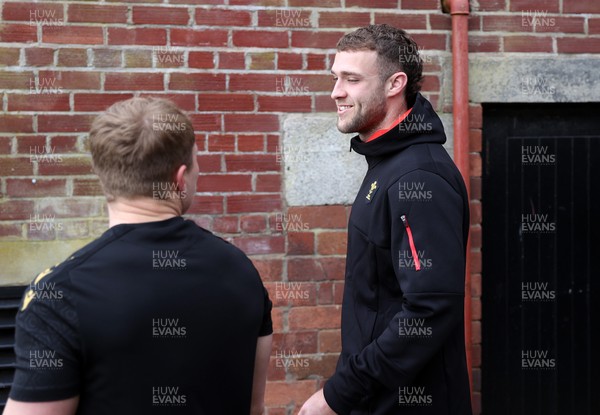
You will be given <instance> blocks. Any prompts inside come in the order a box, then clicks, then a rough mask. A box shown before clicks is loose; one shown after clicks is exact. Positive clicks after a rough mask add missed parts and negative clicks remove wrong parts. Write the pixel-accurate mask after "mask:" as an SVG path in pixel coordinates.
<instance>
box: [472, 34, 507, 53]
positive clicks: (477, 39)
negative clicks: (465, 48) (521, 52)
mask: <svg viewBox="0 0 600 415" xmlns="http://www.w3.org/2000/svg"><path fill="white" fill-rule="evenodd" d="M469 52H500V37H499V36H478V35H470V36H469Z"/></svg>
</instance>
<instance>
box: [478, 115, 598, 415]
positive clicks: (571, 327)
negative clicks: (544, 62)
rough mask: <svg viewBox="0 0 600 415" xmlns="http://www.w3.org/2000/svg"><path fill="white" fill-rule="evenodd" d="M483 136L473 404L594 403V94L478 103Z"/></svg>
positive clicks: (565, 410) (496, 411)
mask: <svg viewBox="0 0 600 415" xmlns="http://www.w3.org/2000/svg"><path fill="white" fill-rule="evenodd" d="M483 141H484V149H483V150H484V156H483V159H484V172H483V176H484V177H483V190H482V206H483V243H482V250H483V271H482V284H483V293H482V301H483V303H482V359H483V360H482V399H483V401H482V411H483V414H484V415H500V414H502V415H570V414H577V415H592V414H600V262H599V261H600V218H599V213H600V104H494V105H492V104H488V105H486V104H484V105H483Z"/></svg>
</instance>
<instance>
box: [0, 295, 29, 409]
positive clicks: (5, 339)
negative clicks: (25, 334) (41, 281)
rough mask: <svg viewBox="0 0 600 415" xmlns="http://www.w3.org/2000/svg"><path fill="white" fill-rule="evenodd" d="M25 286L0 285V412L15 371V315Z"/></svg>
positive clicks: (4, 403)
mask: <svg viewBox="0 0 600 415" xmlns="http://www.w3.org/2000/svg"><path fill="white" fill-rule="evenodd" d="M24 290H25V287H0V412H2V411H3V410H4V406H5V405H6V400H7V398H8V392H9V391H10V385H11V383H12V379H13V376H14V372H15V369H14V368H15V353H14V349H13V346H14V342H15V317H16V315H17V311H18V308H19V303H20V302H21V296H22V295H23V291H24Z"/></svg>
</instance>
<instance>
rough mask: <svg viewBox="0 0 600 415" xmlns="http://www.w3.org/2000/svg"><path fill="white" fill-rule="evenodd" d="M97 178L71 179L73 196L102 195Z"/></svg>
mask: <svg viewBox="0 0 600 415" xmlns="http://www.w3.org/2000/svg"><path fill="white" fill-rule="evenodd" d="M103 194H104V193H103V192H102V186H101V185H100V180H98V179H73V196H102V195H103Z"/></svg>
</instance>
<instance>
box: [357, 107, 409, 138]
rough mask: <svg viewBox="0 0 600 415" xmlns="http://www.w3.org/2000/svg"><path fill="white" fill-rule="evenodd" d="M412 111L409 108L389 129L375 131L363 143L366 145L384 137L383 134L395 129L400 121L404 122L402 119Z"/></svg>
mask: <svg viewBox="0 0 600 415" xmlns="http://www.w3.org/2000/svg"><path fill="white" fill-rule="evenodd" d="M411 111H412V108H409V109H408V110H407V111H406V112H405V113H404V114H402V115H401V116H400V118H398V120H397V121H394V124H392V125H391V126H390V127H388V128H383V129H381V130H377V131H375V132H374V133H373V135H372V136H371V137H369V138H368V139H367V141H365V143H368V142H369V141H373V140H375V139H376V138H379V137H381V136H382V135H384V134H385V133H387V132H388V131H390V130H391V129H392V128H394V127H396V126H397V125H399V124H400V123H401V122H402V121H404V119H405V118H406V117H407V116H408V114H410V112H411Z"/></svg>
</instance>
